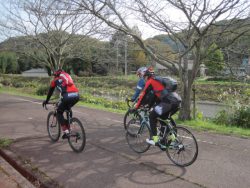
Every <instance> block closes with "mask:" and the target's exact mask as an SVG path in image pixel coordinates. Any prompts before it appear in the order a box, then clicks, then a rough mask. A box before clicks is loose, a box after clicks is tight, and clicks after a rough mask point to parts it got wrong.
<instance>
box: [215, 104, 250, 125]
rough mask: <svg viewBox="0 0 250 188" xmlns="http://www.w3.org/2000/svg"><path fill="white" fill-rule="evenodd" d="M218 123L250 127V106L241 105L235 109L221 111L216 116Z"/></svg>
mask: <svg viewBox="0 0 250 188" xmlns="http://www.w3.org/2000/svg"><path fill="white" fill-rule="evenodd" d="M214 122H215V123H216V124H225V125H231V126H237V127H242V128H250V107H246V106H241V107H239V108H234V111H226V110H223V111H220V112H219V113H218V114H217V115H216V117H215V118H214Z"/></svg>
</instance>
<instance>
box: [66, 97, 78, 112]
mask: <svg viewBox="0 0 250 188" xmlns="http://www.w3.org/2000/svg"><path fill="white" fill-rule="evenodd" d="M63 101H64V103H65V105H66V107H67V110H70V109H71V108H72V107H73V106H74V105H75V104H76V103H77V102H78V101H79V94H78V93H67V94H65V97H64V99H63Z"/></svg>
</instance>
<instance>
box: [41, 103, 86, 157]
mask: <svg viewBox="0 0 250 188" xmlns="http://www.w3.org/2000/svg"><path fill="white" fill-rule="evenodd" d="M58 103H59V102H53V103H48V104H51V105H53V106H54V110H53V111H50V112H49V113H48V116H47V131H48V135H49V138H50V139H51V141H52V142H57V141H58V140H59V138H60V135H61V126H60V125H59V123H58V119H57V108H58ZM45 109H46V110H48V109H47V107H46V105H45ZM64 116H66V119H67V122H68V123H67V124H68V125H69V134H68V136H67V139H68V143H69V145H70V147H71V149H72V150H73V151H74V152H76V153H79V152H81V151H83V149H84V147H85V144H86V135H85V130H84V128H83V125H82V123H81V121H80V120H79V119H77V118H76V117H72V116H73V112H72V110H71V109H69V110H65V111H64Z"/></svg>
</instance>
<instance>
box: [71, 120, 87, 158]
mask: <svg viewBox="0 0 250 188" xmlns="http://www.w3.org/2000/svg"><path fill="white" fill-rule="evenodd" d="M79 140H81V143H77V142H79ZM68 142H69V145H70V147H71V149H72V150H73V151H74V152H76V153H79V152H81V151H83V149H84V147H85V144H86V135H85V130H84V128H83V125H82V123H81V121H80V120H79V119H77V118H75V117H73V118H72V119H71V124H70V134H69V137H68Z"/></svg>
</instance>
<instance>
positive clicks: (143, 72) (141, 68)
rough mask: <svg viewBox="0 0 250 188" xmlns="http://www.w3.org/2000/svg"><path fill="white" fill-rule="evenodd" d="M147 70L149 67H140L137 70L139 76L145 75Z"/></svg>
mask: <svg viewBox="0 0 250 188" xmlns="http://www.w3.org/2000/svg"><path fill="white" fill-rule="evenodd" d="M146 71H147V67H140V68H139V69H138V70H137V71H136V75H137V76H139V77H142V76H144V74H145V72H146Z"/></svg>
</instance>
